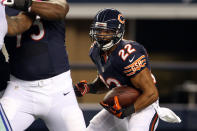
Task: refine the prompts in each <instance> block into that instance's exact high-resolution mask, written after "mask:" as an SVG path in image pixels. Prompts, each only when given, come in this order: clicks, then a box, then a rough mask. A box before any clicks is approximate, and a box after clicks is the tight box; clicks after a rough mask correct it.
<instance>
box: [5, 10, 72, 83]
mask: <svg viewBox="0 0 197 131" xmlns="http://www.w3.org/2000/svg"><path fill="white" fill-rule="evenodd" d="M6 11H7V12H8V14H9V15H17V13H18V12H17V11H15V10H12V9H11V10H10V9H8V8H7V9H6ZM5 44H6V48H7V50H8V53H9V63H10V68H11V74H12V75H14V76H16V77H18V78H21V79H23V80H38V79H45V78H49V77H52V76H55V75H58V74H60V73H63V72H65V71H67V70H69V68H70V67H69V62H68V56H67V52H66V47H65V21H64V20H62V21H48V20H44V19H42V18H39V17H37V18H36V20H35V21H34V23H33V25H32V26H31V28H30V29H29V30H28V31H26V32H24V33H23V34H21V35H17V36H16V37H6V38H5Z"/></svg>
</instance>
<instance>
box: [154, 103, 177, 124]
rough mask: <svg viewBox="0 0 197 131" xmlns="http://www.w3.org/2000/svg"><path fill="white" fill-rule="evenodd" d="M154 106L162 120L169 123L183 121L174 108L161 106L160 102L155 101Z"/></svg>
mask: <svg viewBox="0 0 197 131" xmlns="http://www.w3.org/2000/svg"><path fill="white" fill-rule="evenodd" d="M153 107H154V109H155V110H156V112H157V114H158V116H159V118H160V119H161V120H163V121H165V122H169V123H180V122H181V119H180V118H179V117H178V116H177V115H176V114H175V113H174V112H173V111H172V110H170V109H168V108H165V107H160V106H159V104H158V103H153Z"/></svg>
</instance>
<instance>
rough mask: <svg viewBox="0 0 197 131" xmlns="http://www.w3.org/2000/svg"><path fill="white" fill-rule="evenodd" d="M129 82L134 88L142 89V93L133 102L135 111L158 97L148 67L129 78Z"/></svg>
mask: <svg viewBox="0 0 197 131" xmlns="http://www.w3.org/2000/svg"><path fill="white" fill-rule="evenodd" d="M131 82H132V84H133V85H134V86H135V87H136V88H138V89H140V90H141V91H142V94H141V95H140V97H139V98H138V99H137V100H136V102H135V103H134V107H135V111H140V110H142V109H144V108H146V107H147V106H149V105H150V104H152V103H153V102H155V101H156V100H157V99H158V97H159V94H158V90H157V88H156V87H155V84H154V82H153V79H152V77H151V73H150V71H149V69H148V68H145V69H143V70H142V71H141V72H140V73H138V74H137V75H136V76H135V77H134V78H132V79H131Z"/></svg>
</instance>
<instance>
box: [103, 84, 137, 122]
mask: <svg viewBox="0 0 197 131" xmlns="http://www.w3.org/2000/svg"><path fill="white" fill-rule="evenodd" d="M140 94H141V93H140V92H139V91H138V90H136V89H134V88H131V87H128V86H121V87H115V88H113V89H112V90H110V91H109V92H108V93H107V94H106V95H105V97H104V99H103V101H102V102H100V104H101V105H102V106H103V107H104V108H105V109H106V110H107V111H109V112H110V113H112V114H113V115H115V116H117V117H118V118H121V119H122V118H124V117H127V116H129V115H130V114H132V113H134V112H135V109H134V105H133V104H134V103H135V101H136V100H137V98H138V97H139V96H140Z"/></svg>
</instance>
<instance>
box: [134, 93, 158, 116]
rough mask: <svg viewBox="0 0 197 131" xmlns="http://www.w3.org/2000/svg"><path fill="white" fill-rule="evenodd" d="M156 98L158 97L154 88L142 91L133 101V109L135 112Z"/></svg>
mask: <svg viewBox="0 0 197 131" xmlns="http://www.w3.org/2000/svg"><path fill="white" fill-rule="evenodd" d="M157 99H158V92H157V91H156V90H155V91H151V92H150V91H149V92H146V93H142V95H141V96H140V97H139V98H138V99H137V100H136V102H135V103H134V107H135V111H136V112H137V111H140V110H142V109H144V108H146V107H147V106H149V105H151V104H152V103H154V102H155V101H156V100H157Z"/></svg>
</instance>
